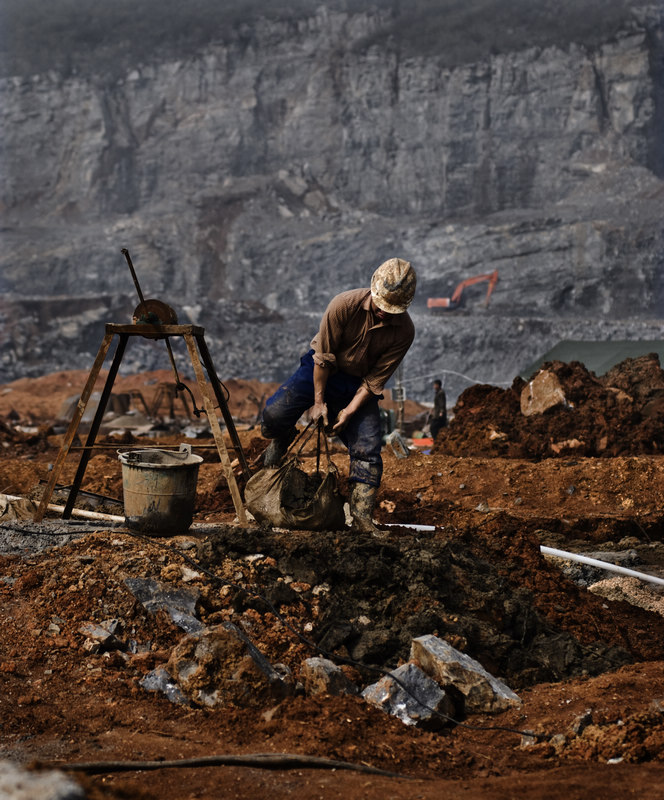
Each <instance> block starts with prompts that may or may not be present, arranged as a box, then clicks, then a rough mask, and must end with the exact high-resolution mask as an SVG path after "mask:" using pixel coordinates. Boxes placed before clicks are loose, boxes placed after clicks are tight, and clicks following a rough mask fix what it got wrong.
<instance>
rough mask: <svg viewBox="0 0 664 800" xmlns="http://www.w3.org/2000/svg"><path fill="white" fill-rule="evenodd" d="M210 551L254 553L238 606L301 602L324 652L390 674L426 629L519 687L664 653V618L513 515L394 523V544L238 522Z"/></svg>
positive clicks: (259, 608)
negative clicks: (445, 523) (463, 523)
mask: <svg viewBox="0 0 664 800" xmlns="http://www.w3.org/2000/svg"><path fill="white" fill-rule="evenodd" d="M257 554H260V557H256V555H257ZM199 556H200V557H201V558H202V559H203V560H204V562H205V563H206V565H207V566H208V567H210V568H213V567H214V564H215V563H219V562H220V561H223V560H224V559H229V558H230V559H233V560H234V561H236V560H238V559H246V558H247V557H251V561H250V564H251V566H250V568H244V569H243V576H244V580H243V583H244V585H245V586H246V589H247V591H246V592H240V593H238V594H236V596H235V599H234V601H233V606H234V610H235V612H243V611H246V609H254V610H255V611H256V612H257V613H259V614H264V613H265V612H266V610H268V609H267V608H266V603H265V602H264V601H263V600H262V599H260V598H259V597H257V595H262V596H263V597H265V598H267V600H268V601H269V603H270V604H271V605H272V606H273V607H274V608H275V609H276V610H277V611H278V612H279V613H281V614H284V615H286V616H287V617H289V618H291V619H292V618H294V617H295V616H297V614H298V610H297V609H298V608H299V609H300V611H299V615H300V616H301V617H304V618H306V619H309V620H310V621H311V628H310V631H309V633H308V638H309V639H310V640H311V641H312V642H313V643H315V645H316V646H317V647H318V648H320V649H321V650H323V651H325V652H327V653H333V654H336V655H339V656H341V657H342V658H349V659H352V660H353V661H357V662H362V663H364V664H367V665H372V666H376V667H380V668H384V669H392V668H394V667H396V666H397V665H398V664H399V663H400V662H403V661H405V660H407V659H408V655H409V650H410V644H411V640H412V639H413V637H416V636H419V635H423V634H427V633H435V634H437V635H439V636H441V637H443V638H445V639H446V640H447V641H449V642H450V643H451V644H453V645H454V646H456V647H457V648H458V649H460V650H462V651H464V652H466V653H468V654H469V655H471V656H472V657H473V658H476V659H477V660H479V661H480V662H481V663H482V664H483V665H484V666H485V668H486V669H487V670H489V671H490V672H492V674H494V675H496V676H499V677H502V678H503V679H504V680H506V681H507V682H508V683H509V685H510V686H512V687H514V688H518V687H524V686H529V685H532V684H535V683H538V682H542V681H553V680H561V679H564V678H568V677H572V676H578V675H598V674H601V673H602V672H605V671H607V670H611V669H615V668H617V667H619V666H621V665H623V664H627V663H629V662H631V661H632V660H642V659H646V658H651V659H654V658H663V657H664V640H662V638H661V637H662V635H663V634H664V619H662V618H661V617H660V616H659V615H656V614H651V613H649V612H645V611H642V612H640V611H638V610H636V619H638V622H635V609H634V608H633V607H629V608H628V607H626V606H625V607H621V604H619V603H611V604H610V611H609V612H607V602H606V601H605V600H604V599H602V598H597V597H595V596H594V595H590V594H589V593H587V592H582V591H580V590H579V588H578V587H576V586H575V585H574V584H573V583H572V582H571V581H569V580H568V579H567V578H565V577H564V576H563V575H562V573H561V572H560V571H558V570H557V569H556V568H554V567H552V566H550V565H549V564H547V563H546V562H545V561H544V559H543V558H542V557H541V555H540V552H539V543H538V541H537V539H536V538H535V537H534V536H532V535H528V534H523V533H521V532H520V531H519V530H517V529H516V527H514V526H511V525H510V524H509V523H508V522H506V521H505V520H500V519H494V520H488V521H487V524H486V526H485V530H484V531H482V532H478V531H477V530H471V529H470V528H469V529H468V530H465V531H464V530H457V531H449V532H447V531H441V530H437V531H432V532H429V531H424V532H422V531H416V532H414V531H412V530H408V529H405V528H392V529H391V531H390V533H389V534H387V535H386V537H385V538H383V539H376V538H374V537H370V536H360V535H350V534H348V533H339V534H327V533H318V534H312V533H307V534H306V535H300V534H297V533H294V532H292V533H289V534H286V535H284V534H278V533H275V532H266V531H253V532H246V533H244V534H238V533H237V531H234V530H233V529H231V528H228V529H223V530H221V531H220V532H219V533H216V534H214V535H212V536H210V538H209V541H207V542H206V543H205V544H204V545H203V546H202V547H201V549H200V553H199ZM268 608H269V607H268ZM365 677H366V676H365Z"/></svg>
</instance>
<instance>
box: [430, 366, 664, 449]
mask: <svg viewBox="0 0 664 800" xmlns="http://www.w3.org/2000/svg"><path fill="white" fill-rule="evenodd" d="M540 372H541V373H544V372H547V373H549V375H551V376H553V379H555V380H557V385H558V386H559V389H560V401H559V402H557V403H556V404H555V405H552V406H551V407H549V408H547V409H546V410H544V411H543V412H542V413H533V414H530V415H528V416H526V415H525V414H524V413H523V412H522V393H523V392H524V390H525V389H526V387H527V386H528V384H527V382H526V381H524V380H523V379H521V378H516V379H515V380H514V382H513V384H512V386H511V387H510V388H509V389H500V388H499V387H496V386H490V385H477V386H472V387H470V388H469V389H466V391H465V392H463V394H462V395H461V396H460V397H459V400H458V402H457V404H456V406H455V408H454V419H453V420H452V422H451V424H450V425H449V426H448V427H447V428H444V429H443V430H441V432H440V433H439V435H438V438H437V439H436V442H435V444H434V448H433V452H435V453H441V454H443V453H444V454H448V455H457V456H462V455H463V456H504V457H508V458H535V459H541V458H555V457H557V456H558V457H560V456H564V457H569V456H570V454H573V455H576V456H602V457H607V456H621V455H653V454H660V453H662V452H664V422H663V421H662V420H663V419H664V417H663V415H662V412H663V411H664V371H663V370H662V369H661V367H660V364H659V357H658V356H657V354H656V353H651V354H650V355H647V356H641V357H639V358H628V359H625V360H624V361H623V362H621V363H620V364H618V365H617V366H615V367H613V368H612V369H611V370H610V371H609V372H607V373H606V374H605V375H603V376H602V377H600V378H598V377H597V376H596V375H595V374H594V373H593V372H590V371H589V370H588V369H586V367H585V366H584V365H583V364H581V363H580V362H578V361H574V362H571V363H569V364H567V363H563V362H561V361H551V362H547V363H546V364H544V365H543V366H542V369H541V371H540Z"/></svg>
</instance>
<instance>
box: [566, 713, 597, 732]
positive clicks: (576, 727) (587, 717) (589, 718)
mask: <svg viewBox="0 0 664 800" xmlns="http://www.w3.org/2000/svg"><path fill="white" fill-rule="evenodd" d="M592 724H593V712H592V711H591V710H590V709H586V711H584V712H583V714H580V715H579V716H578V717H576V719H575V720H574V722H573V723H572V726H571V727H572V733H574V734H575V735H576V736H581V734H582V733H583V732H584V731H585V729H586V728H587V727H588V725H592Z"/></svg>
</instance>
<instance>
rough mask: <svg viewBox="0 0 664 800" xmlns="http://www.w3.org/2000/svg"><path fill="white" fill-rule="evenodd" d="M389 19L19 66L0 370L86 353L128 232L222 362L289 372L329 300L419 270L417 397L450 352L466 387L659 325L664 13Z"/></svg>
mask: <svg viewBox="0 0 664 800" xmlns="http://www.w3.org/2000/svg"><path fill="white" fill-rule="evenodd" d="M391 15H392V11H391V10H390V8H388V7H379V8H377V9H365V10H363V11H358V12H356V13H350V12H341V11H330V10H326V9H325V8H322V7H321V8H320V9H318V10H317V11H315V12H311V13H310V14H307V15H302V16H299V17H297V18H293V19H291V20H274V19H273V20H267V19H261V18H258V19H257V20H256V21H255V22H254V23H253V24H252V25H250V26H248V25H242V26H238V28H237V29H236V30H234V31H231V32H230V33H227V35H226V36H225V37H224V39H223V41H222V40H220V41H218V42H212V43H208V44H207V45H205V47H204V48H203V49H198V50H196V51H194V52H191V53H190V54H189V55H188V57H186V58H182V57H181V58H177V59H175V58H168V59H161V60H160V59H152V60H151V61H150V62H149V63H135V64H132V65H131V66H128V67H127V69H126V70H125V71H124V72H123V73H122V74H121V76H120V77H119V78H118V77H117V76H115V75H114V76H113V77H112V78H111V76H109V75H104V74H94V73H90V74H87V75H83V74H72V75H70V76H69V77H67V78H66V79H65V78H64V77H63V76H62V75H61V74H60V73H58V72H55V71H51V72H42V73H38V74H34V75H20V76H9V77H6V78H4V79H3V80H2V81H1V83H0V115H1V117H0V119H1V122H0V125H1V127H2V139H3V143H2V148H3V152H2V156H1V165H2V175H1V179H2V186H1V188H0V192H1V197H2V215H3V219H4V222H3V231H2V241H3V244H4V247H3V250H2V254H1V255H0V264H1V272H0V286H1V288H2V293H3V298H2V300H1V301H0V314H2V319H3V332H2V333H0V358H1V360H2V361H1V364H0V380H10V379H12V378H14V377H18V376H19V375H22V374H31V373H35V372H42V371H46V370H48V369H54V368H60V367H62V368H64V367H80V368H87V367H88V366H91V362H92V358H93V357H94V353H95V352H96V347H97V345H98V343H99V342H100V341H101V338H102V335H103V324H104V322H125V321H129V320H130V318H131V312H132V309H133V307H134V306H135V305H136V304H137V302H138V299H137V298H136V297H134V295H133V291H132V290H133V284H132V281H131V276H130V274H129V271H128V269H127V266H126V264H125V262H124V259H123V257H122V255H121V254H120V248H121V247H127V248H129V250H130V253H131V255H132V258H133V260H134V264H135V265H136V269H137V272H138V275H139V279H140V280H141V284H142V287H143V291H144V293H145V295H146V296H152V297H158V298H160V299H161V300H164V301H166V302H168V303H169V304H171V305H172V306H174V307H175V309H176V310H177V312H178V316H179V320H180V321H181V322H187V321H194V322H196V323H198V324H200V325H202V326H204V327H205V329H206V338H207V339H208V344H209V346H210V350H211V352H212V355H213V358H214V359H215V363H216V366H217V370H218V372H219V373H220V375H222V376H224V375H225V376H227V377H257V378H261V379H265V380H279V379H281V378H283V377H285V376H286V375H287V374H288V373H289V371H290V370H291V368H292V366H293V365H294V363H295V359H296V356H297V354H298V353H299V351H300V350H301V349H302V348H303V347H304V346H306V344H307V342H308V341H309V339H310V338H311V336H312V335H313V333H314V332H315V329H316V327H317V322H318V318H319V316H320V313H321V312H322V310H323V309H324V307H325V304H326V302H327V300H328V299H329V297H330V296H331V295H332V294H334V293H335V292H337V291H340V290H342V289H345V288H350V287H352V286H355V285H367V284H368V280H369V277H370V274H371V272H372V270H373V268H374V267H375V266H377V265H378V264H379V263H380V262H381V261H382V260H383V259H384V258H386V257H389V256H392V255H399V256H402V257H405V258H408V259H409V260H411V261H412V262H413V264H414V265H415V266H416V268H417V270H418V276H419V285H418V297H417V300H416V303H415V305H414V311H413V315H414V318H415V322H416V327H417V332H418V333H417V338H416V342H415V344H414V346H413V348H412V350H411V352H410V354H409V356H408V358H407V361H406V362H405V364H404V378H405V380H407V381H408V382H409V383H410V385H411V387H412V390H411V394H413V395H414V396H417V395H418V393H421V392H425V395H424V396H428V386H429V377H430V376H432V375H434V374H440V375H443V374H446V373H444V372H443V371H444V370H448V371H449V379H448V383H447V388H448V389H449V390H450V394H451V395H452V396H454V395H455V394H456V393H458V391H460V390H462V389H463V388H465V386H467V385H468V383H467V378H466V377H458V376H456V377H455V376H454V375H453V374H452V373H461V374H462V375H464V376H469V377H471V378H474V379H477V380H482V381H491V382H509V381H511V379H512V377H513V376H514V375H515V374H517V373H518V372H519V371H520V370H521V369H523V367H524V366H525V365H526V364H528V363H529V362H530V361H532V360H533V359H534V358H535V357H536V356H537V355H538V354H539V353H540V352H541V351H543V350H546V349H547V348H549V347H551V346H552V345H553V344H555V343H556V342H557V341H558V340H559V339H561V338H593V339H594V338H609V339H610V338H628V339H632V338H658V337H659V336H660V333H659V327H660V323H659V319H660V317H661V314H662V312H664V283H663V280H664V279H663V278H662V275H663V271H662V268H663V267H664V232H663V230H664V227H663V225H662V211H663V210H664V183H663V182H662V179H663V177H664V144H663V142H664V139H663V134H664V39H663V37H664V20H663V14H662V10H661V7H659V6H656V5H653V6H652V7H648V6H641V5H639V6H638V7H635V8H634V9H633V13H632V14H630V15H627V16H626V17H625V19H624V21H623V23H622V25H621V26H620V29H619V30H618V31H617V33H614V34H612V35H611V37H610V38H608V39H607V40H606V41H603V42H599V43H595V44H593V46H589V45H588V44H587V43H584V42H578V41H575V39H574V32H573V31H570V32H569V40H568V41H566V42H560V41H558V42H556V43H552V44H549V45H546V46H545V45H538V46H531V47H528V46H523V47H521V48H519V49H517V50H514V51H511V52H503V53H497V54H487V55H485V56H484V57H482V58H481V59H479V60H475V61H473V62H470V63H458V64H453V65H450V64H449V63H448V61H446V60H445V58H443V54H441V53H436V51H435V48H433V51H432V49H431V48H429V49H428V50H427V52H426V53H422V54H420V55H418V54H417V52H414V51H413V49H412V48H405V47H402V46H401V43H400V40H399V37H398V35H397V36H395V35H394V31H393V30H392V29H391V28H390V26H391V24H392V22H393V19H392V16H391ZM387 30H392V35H391V36H390V37H386V36H385V35H384V34H385V32H386V31H387ZM494 269H497V270H498V271H499V281H498V284H497V286H496V288H495V290H494V292H493V295H492V297H491V303H490V305H489V307H488V308H484V307H483V305H482V302H481V301H482V300H483V298H484V295H485V291H486V286H485V285H483V284H480V285H479V286H477V287H473V288H471V289H468V290H467V291H466V293H465V302H464V304H463V306H462V307H461V308H460V309H458V310H456V311H453V312H435V311H431V310H429V309H427V308H426V298H427V297H429V296H442V295H449V294H450V293H451V291H452V290H453V289H454V287H455V285H456V284H457V283H458V282H459V281H460V280H462V279H464V278H466V277H470V276H473V275H477V274H480V273H488V272H491V271H493V270H494ZM164 358H165V356H164V353H162V350H161V348H159V347H158V346H156V345H155V343H143V344H142V345H140V346H135V347H134V346H133V344H132V347H130V349H129V351H128V354H127V357H126V359H125V362H126V363H127V364H128V365H129V366H130V367H136V368H141V367H152V366H155V365H156V364H161V363H162V361H164ZM182 358H183V363H184V362H185V361H186V359H184V356H182ZM164 363H167V362H164Z"/></svg>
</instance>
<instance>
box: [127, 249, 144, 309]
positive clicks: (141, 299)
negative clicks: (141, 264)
mask: <svg viewBox="0 0 664 800" xmlns="http://www.w3.org/2000/svg"><path fill="white" fill-rule="evenodd" d="M121 252H122V255H123V256H124V257H125V258H126V259H127V264H129V270H130V272H131V277H132V278H133V279H134V286H135V287H136V291H137V292H138V299H139V300H140V301H141V304H143V303H145V299H144V298H143V292H142V291H141V287H140V285H139V283H138V278H137V277H136V270H135V269H134V265H133V264H132V263H131V256H130V255H129V250H127V248H126V247H123V248H122V251H121Z"/></svg>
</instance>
